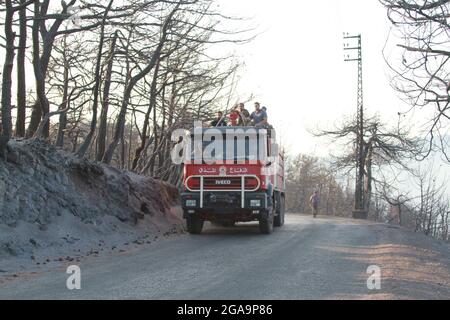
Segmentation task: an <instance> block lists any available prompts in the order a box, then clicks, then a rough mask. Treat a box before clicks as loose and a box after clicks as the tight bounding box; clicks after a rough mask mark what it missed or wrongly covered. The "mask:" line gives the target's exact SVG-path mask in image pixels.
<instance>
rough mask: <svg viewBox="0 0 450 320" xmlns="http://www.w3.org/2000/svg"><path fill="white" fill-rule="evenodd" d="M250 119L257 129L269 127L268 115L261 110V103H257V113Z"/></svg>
mask: <svg viewBox="0 0 450 320" xmlns="http://www.w3.org/2000/svg"><path fill="white" fill-rule="evenodd" d="M250 119H251V120H252V124H253V125H254V126H255V127H256V128H263V127H265V126H266V125H267V123H268V122H267V113H266V112H265V111H264V110H262V109H261V104H260V103H259V102H255V112H253V113H252V115H251V116H250Z"/></svg>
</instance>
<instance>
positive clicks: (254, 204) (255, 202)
mask: <svg viewBox="0 0 450 320" xmlns="http://www.w3.org/2000/svg"><path fill="white" fill-rule="evenodd" d="M250 207H255V208H256V207H261V200H250Z"/></svg>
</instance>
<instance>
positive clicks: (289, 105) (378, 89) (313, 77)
mask: <svg viewBox="0 0 450 320" xmlns="http://www.w3.org/2000/svg"><path fill="white" fill-rule="evenodd" d="M219 3H220V6H221V7H222V9H223V10H224V11H225V12H227V13H228V12H229V13H232V14H235V15H239V16H244V17H248V18H251V21H252V23H253V24H254V25H257V32H258V34H259V35H258V37H257V38H256V39H255V40H253V41H252V42H251V43H249V44H246V45H242V46H240V47H239V48H238V50H237V54H238V55H239V56H240V57H241V58H242V59H243V60H244V61H245V67H244V69H243V70H242V71H241V73H240V82H239V85H238V88H237V91H238V93H239V95H240V96H241V97H242V98H243V99H245V98H247V97H249V96H250V94H253V95H254V96H255V100H258V101H260V102H261V104H262V105H265V106H267V108H268V111H269V120H270V122H271V123H272V124H273V125H274V126H275V127H276V128H277V129H278V135H279V137H281V140H282V142H283V144H284V145H285V147H286V149H287V150H289V152H290V153H293V154H296V153H306V154H314V155H319V156H324V157H325V156H327V155H328V154H329V153H330V152H332V145H331V146H330V144H324V141H322V140H321V139H317V138H314V137H313V136H311V134H310V133H309V131H310V130H314V129H316V128H321V129H327V128H333V127H334V125H335V124H338V123H340V122H341V121H342V119H343V117H349V116H351V115H352V114H354V113H355V112H356V88H357V64H356V63H354V62H353V63H349V62H344V61H343V60H344V50H343V43H344V40H343V33H344V32H348V33H350V34H359V33H360V34H361V35H362V39H363V40H362V41H363V76H364V101H365V106H366V112H368V113H370V114H379V115H381V117H382V119H385V120H386V121H388V122H392V124H393V125H396V124H397V121H398V112H399V111H404V110H406V108H407V106H406V105H405V104H404V103H403V102H402V101H401V100H400V99H399V98H398V97H397V96H396V92H395V91H394V90H393V89H392V88H391V86H390V81H389V79H390V78H389V70H388V67H387V65H386V63H385V61H384V58H383V55H382V51H383V48H384V46H385V43H386V39H387V37H388V35H389V32H390V27H391V26H390V23H389V21H388V20H387V16H386V10H385V9H384V8H383V6H381V4H380V3H379V2H378V1H377V0H364V1H361V0H359V1H357V0H322V1H295V0H278V1H266V0H263V1H261V0H260V1H257V0H245V1H242V0H219ZM386 53H387V54H388V55H389V54H390V51H389V48H388V49H387V50H386ZM247 107H248V108H249V109H253V103H248V104H247Z"/></svg>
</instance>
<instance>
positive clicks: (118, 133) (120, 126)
mask: <svg viewBox="0 0 450 320" xmlns="http://www.w3.org/2000/svg"><path fill="white" fill-rule="evenodd" d="M179 6H180V4H179V3H178V4H177V5H176V6H175V8H174V10H172V12H171V13H170V14H169V15H168V17H167V18H166V20H165V21H164V24H163V26H162V30H161V38H160V40H159V43H158V46H157V47H156V49H155V52H154V53H153V55H152V57H151V59H150V62H149V63H148V65H147V66H146V67H145V68H144V69H143V70H142V71H140V72H139V73H138V74H136V75H135V76H133V77H132V78H131V79H130V81H129V83H128V84H127V86H126V89H125V93H124V96H123V100H122V106H121V109H120V113H119V116H118V118H117V124H116V128H115V132H114V138H113V141H112V142H111V144H110V145H109V147H108V150H107V151H106V153H105V156H104V157H103V162H105V163H107V164H109V163H110V162H111V160H112V157H113V154H114V151H115V149H116V148H117V145H118V143H119V140H120V138H121V137H122V136H123V130H124V125H125V117H126V114H127V109H128V105H129V103H130V98H131V93H132V91H133V89H134V86H135V85H136V84H137V83H138V82H139V81H140V80H141V79H142V78H144V77H145V76H146V75H147V74H149V72H150V71H152V70H153V68H154V67H155V65H156V63H157V62H158V61H159V59H160V57H161V51H162V49H163V46H164V44H165V42H166V38H167V32H168V29H169V26H170V23H171V21H172V18H173V16H174V15H175V13H176V11H177V10H178V8H179Z"/></svg>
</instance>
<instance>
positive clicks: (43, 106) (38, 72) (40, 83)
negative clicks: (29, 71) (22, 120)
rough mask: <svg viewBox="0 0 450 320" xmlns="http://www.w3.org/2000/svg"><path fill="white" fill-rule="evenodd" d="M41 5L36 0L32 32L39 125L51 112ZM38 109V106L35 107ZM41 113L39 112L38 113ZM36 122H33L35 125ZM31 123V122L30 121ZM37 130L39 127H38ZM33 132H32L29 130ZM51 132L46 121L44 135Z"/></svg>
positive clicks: (34, 119)
mask: <svg viewBox="0 0 450 320" xmlns="http://www.w3.org/2000/svg"><path fill="white" fill-rule="evenodd" d="M40 18H41V16H40V7H39V1H36V2H35V3H34V21H33V27H32V34H33V68H34V75H35V79H36V94H37V97H38V104H39V106H40V117H39V122H38V127H39V123H40V120H41V118H42V116H44V118H45V116H46V115H47V114H48V113H49V109H50V108H49V102H48V99H47V96H46V92H45V72H44V69H43V64H42V61H41V57H40V41H39V24H40V23H41V21H40ZM35 109H36V108H35ZM38 114H39V113H38V112H37V115H38ZM37 115H36V116H35V118H33V117H32V122H33V121H37V120H38V118H37ZM35 124H36V123H33V126H34V125H35ZM30 125H31V123H30ZM36 130H37V128H36ZM36 130H34V129H33V135H34V133H35V131H36ZM29 133H31V132H29ZM48 134H49V123H48V122H47V123H45V126H44V132H43V135H44V137H48Z"/></svg>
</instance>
